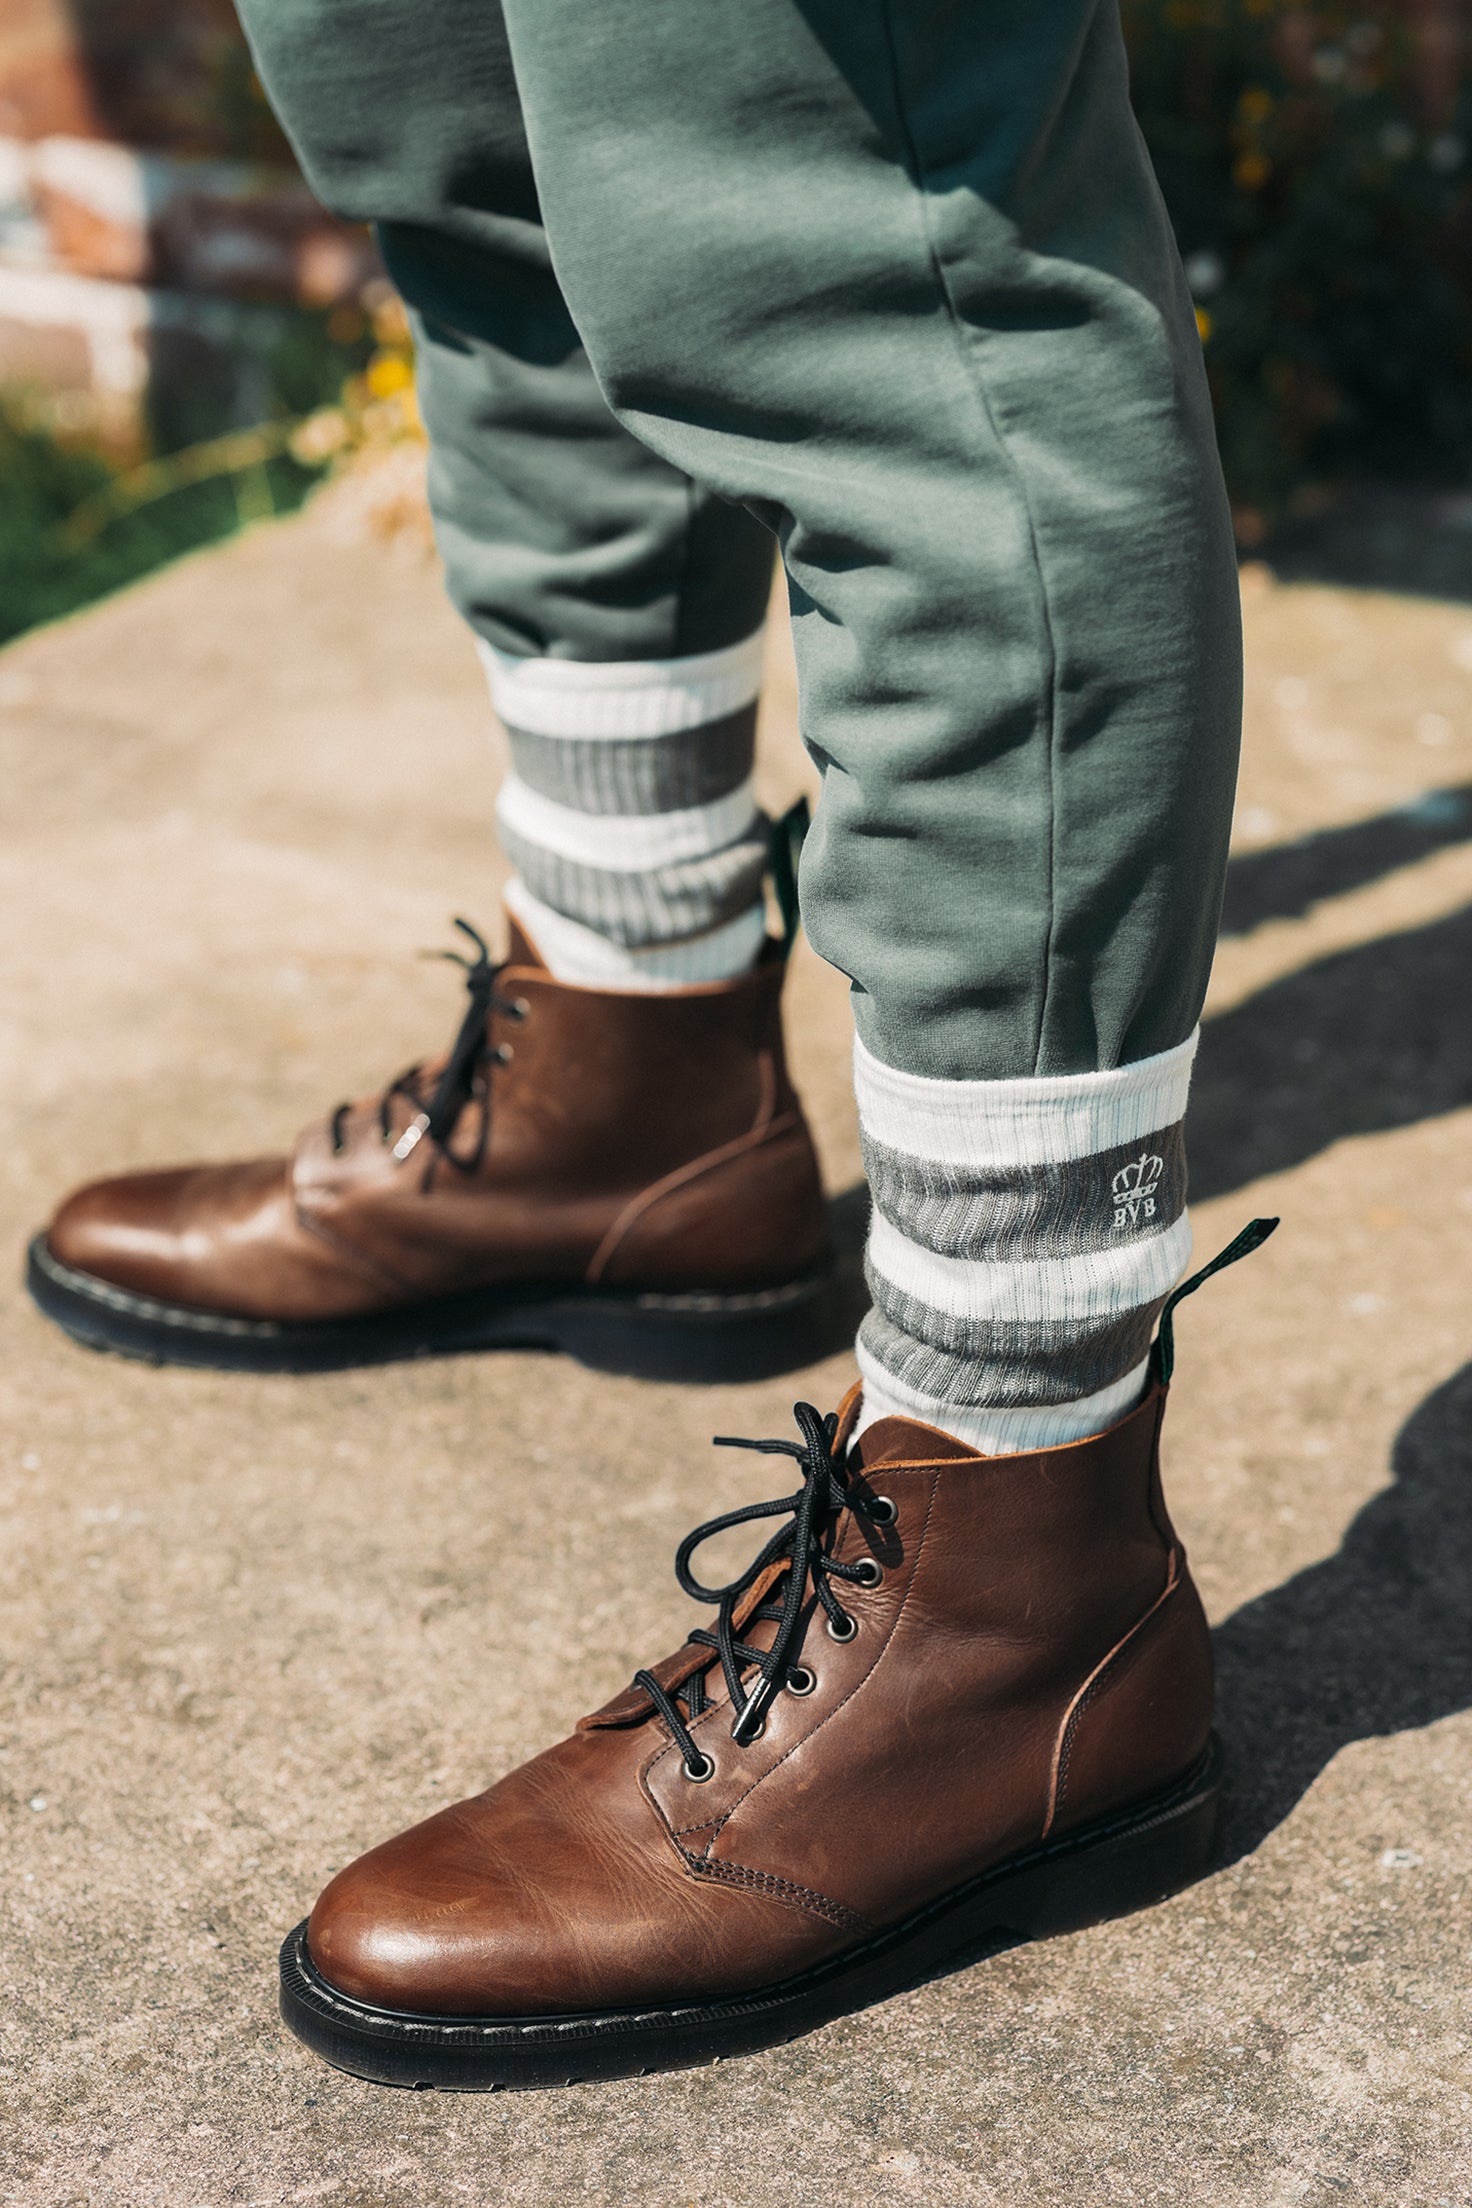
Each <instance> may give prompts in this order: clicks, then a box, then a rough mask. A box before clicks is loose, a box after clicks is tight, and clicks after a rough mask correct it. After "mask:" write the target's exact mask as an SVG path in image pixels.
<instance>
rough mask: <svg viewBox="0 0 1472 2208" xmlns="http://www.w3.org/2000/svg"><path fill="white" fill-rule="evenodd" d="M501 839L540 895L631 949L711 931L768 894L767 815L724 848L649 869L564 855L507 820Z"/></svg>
mask: <svg viewBox="0 0 1472 2208" xmlns="http://www.w3.org/2000/svg"><path fill="white" fill-rule="evenodd" d="M501 845H502V848H503V850H504V851H505V853H506V856H507V858H508V859H510V861H511V863H512V865H513V866H514V867H515V868H516V870H517V872H518V873H519V874H520V875H521V878H522V880H523V881H524V882H525V883H526V885H527V888H528V889H529V890H530V891H531V893H532V895H533V896H534V897H540V898H541V900H542V902H543V904H544V905H551V907H552V908H553V910H554V912H560V913H563V914H565V915H566V917H567V918H568V919H569V920H580V921H581V922H582V923H583V925H584V927H588V928H596V929H597V930H598V932H599V934H600V935H606V936H607V937H608V938H609V939H610V940H611V941H612V942H614V943H621V944H623V945H624V947H625V948H626V949H629V950H637V949H642V948H644V947H645V946H647V945H650V944H654V943H674V942H678V941H679V940H680V939H681V937H683V936H688V935H703V934H704V933H705V932H706V931H707V930H708V929H710V928H717V927H720V926H721V924H722V923H723V922H724V921H727V920H734V919H735V917H736V915H737V914H738V913H740V912H745V911H746V910H747V909H748V907H749V906H751V905H753V904H754V903H755V902H756V901H757V899H758V898H759V897H760V896H761V890H762V875H763V873H764V872H765V870H766V864H767V834H766V824H765V822H764V821H759V822H758V824H757V827H756V828H755V829H754V831H753V832H752V834H750V835H749V836H742V837H741V838H739V839H738V841H737V842H735V843H732V844H728V845H727V846H726V848H725V849H724V850H723V851H714V852H712V853H710V855H709V856H708V857H705V858H699V859H686V860H682V861H681V862H680V863H679V864H678V865H674V866H660V867H653V868H650V869H649V870H648V871H645V872H627V873H620V872H618V871H617V870H615V869H614V868H611V867H609V868H604V867H595V866H583V865H581V864H579V863H578V862H577V861H576V860H573V859H564V858H560V857H559V856H558V855H557V853H556V852H554V851H548V850H546V849H545V848H544V847H543V846H542V845H541V844H538V843H531V842H529V841H528V840H527V839H526V838H525V837H524V836H521V835H519V834H517V833H515V832H514V831H513V830H512V829H509V828H508V827H507V826H506V824H505V823H504V821H503V823H502V825H501Z"/></svg>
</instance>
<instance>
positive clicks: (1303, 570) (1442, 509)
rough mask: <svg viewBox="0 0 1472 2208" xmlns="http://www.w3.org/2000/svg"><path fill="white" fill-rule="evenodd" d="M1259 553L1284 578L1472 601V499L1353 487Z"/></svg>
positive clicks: (1288, 526)
mask: <svg viewBox="0 0 1472 2208" xmlns="http://www.w3.org/2000/svg"><path fill="white" fill-rule="evenodd" d="M1257 556H1258V557H1260V558H1262V559H1263V560H1265V561H1266V563H1267V565H1268V566H1269V567H1271V568H1272V570H1273V572H1274V574H1275V575H1276V576H1277V578H1278V580H1279V581H1280V582H1284V583H1290V582H1291V583H1329V584H1336V585H1339V586H1347V587H1348V588H1350V589H1352V590H1392V591H1395V592H1396V593H1397V594H1398V595H1399V596H1401V597H1407V596H1411V595H1414V596H1417V597H1423V598H1454V599H1455V598H1460V599H1472V498H1469V497H1468V496H1467V494H1466V493H1465V492H1462V491H1452V492H1446V491H1435V490H1430V489H1427V488H1424V487H1422V486H1419V485H1415V484H1407V485H1398V484H1390V483H1361V484H1354V485H1351V486H1349V487H1347V488H1346V489H1344V490H1342V491H1340V492H1339V493H1338V495H1337V496H1336V497H1334V498H1333V499H1331V500H1330V501H1329V503H1328V504H1327V505H1326V506H1325V507H1323V508H1322V509H1321V511H1320V512H1318V513H1316V514H1312V515H1303V516H1300V517H1298V518H1296V519H1292V520H1288V521H1285V522H1283V523H1281V524H1280V525H1279V527H1278V528H1277V529H1276V530H1274V532H1273V535H1272V537H1271V538H1270V539H1269V541H1268V542H1267V543H1266V544H1265V545H1264V546H1263V547H1262V549H1261V552H1260V554H1259V555H1257Z"/></svg>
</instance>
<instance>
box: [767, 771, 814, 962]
mask: <svg viewBox="0 0 1472 2208" xmlns="http://www.w3.org/2000/svg"><path fill="white" fill-rule="evenodd" d="M811 818H812V814H811V812H810V811H809V808H808V801H807V799H806V798H805V797H800V798H799V799H798V801H797V803H796V804H795V805H790V806H789V807H788V809H787V811H786V812H785V813H784V814H783V815H782V818H781V819H780V820H774V821H773V822H772V823H771V825H770V829H769V835H770V845H769V854H768V860H767V871H768V872H769V873H770V875H771V877H772V888H773V889H774V890H775V892H776V895H777V910H778V911H779V912H780V913H781V915H782V956H783V957H784V958H786V957H787V956H788V955H789V954H790V952H791V950H792V946H793V944H794V943H795V942H796V941H797V929H798V918H799V915H798V905H797V865H798V860H799V859H800V858H801V856H802V846H803V839H804V837H805V836H806V835H807V832H808V823H809V821H810V820H811Z"/></svg>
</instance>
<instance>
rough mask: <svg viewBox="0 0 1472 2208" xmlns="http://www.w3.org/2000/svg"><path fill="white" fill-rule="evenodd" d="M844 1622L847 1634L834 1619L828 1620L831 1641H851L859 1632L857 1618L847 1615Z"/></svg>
mask: <svg viewBox="0 0 1472 2208" xmlns="http://www.w3.org/2000/svg"><path fill="white" fill-rule="evenodd" d="M843 1622H844V1625H845V1626H846V1627H847V1629H848V1630H847V1631H846V1632H845V1631H842V1630H841V1629H840V1628H839V1626H838V1624H837V1622H836V1621H835V1620H834V1619H832V1618H830V1619H829V1620H828V1638H829V1640H830V1641H851V1640H852V1639H853V1637H854V1635H855V1634H856V1633H857V1632H858V1630H859V1621H858V1619H857V1618H851V1617H849V1616H848V1615H847V1614H846V1613H845V1616H844V1621H843Z"/></svg>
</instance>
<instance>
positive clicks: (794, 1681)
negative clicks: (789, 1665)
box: [787, 1664, 818, 1694]
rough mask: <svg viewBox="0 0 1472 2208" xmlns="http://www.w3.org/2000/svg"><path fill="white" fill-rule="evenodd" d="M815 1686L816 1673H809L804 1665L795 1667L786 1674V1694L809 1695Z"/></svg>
mask: <svg viewBox="0 0 1472 2208" xmlns="http://www.w3.org/2000/svg"><path fill="white" fill-rule="evenodd" d="M817 1684H818V1675H817V1673H816V1672H815V1671H809V1670H808V1667H807V1665H806V1664H799V1665H797V1667H796V1668H795V1670H792V1671H789V1672H788V1674H787V1692H788V1693H789V1694H811V1693H812V1691H813V1689H814V1687H815V1686H816V1685H817Z"/></svg>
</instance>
